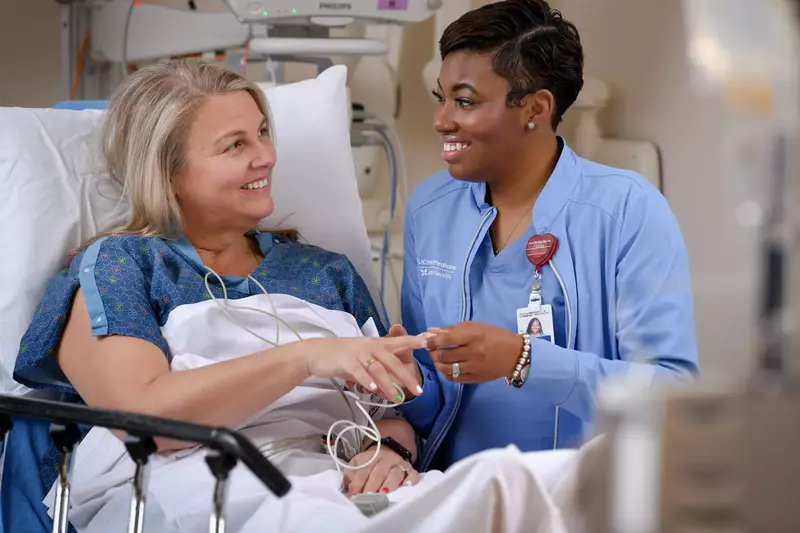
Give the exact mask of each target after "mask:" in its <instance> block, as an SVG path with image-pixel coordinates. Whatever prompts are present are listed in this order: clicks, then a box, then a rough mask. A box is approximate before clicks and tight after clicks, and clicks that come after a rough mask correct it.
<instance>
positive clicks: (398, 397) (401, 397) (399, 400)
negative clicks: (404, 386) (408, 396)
mask: <svg viewBox="0 0 800 533" xmlns="http://www.w3.org/2000/svg"><path fill="white" fill-rule="evenodd" d="M394 399H395V400H397V401H398V402H402V401H403V395H402V394H400V393H399V392H398V393H397V394H396V395H395V397H394Z"/></svg>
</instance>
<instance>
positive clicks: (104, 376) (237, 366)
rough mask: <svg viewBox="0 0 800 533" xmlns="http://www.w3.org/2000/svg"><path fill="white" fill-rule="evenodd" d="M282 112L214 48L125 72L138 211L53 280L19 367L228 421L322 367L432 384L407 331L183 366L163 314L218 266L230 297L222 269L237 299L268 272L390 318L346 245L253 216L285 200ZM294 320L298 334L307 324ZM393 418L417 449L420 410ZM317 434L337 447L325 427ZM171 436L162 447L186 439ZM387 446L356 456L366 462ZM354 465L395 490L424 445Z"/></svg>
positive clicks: (111, 117)
mask: <svg viewBox="0 0 800 533" xmlns="http://www.w3.org/2000/svg"><path fill="white" fill-rule="evenodd" d="M270 126H271V124H270V117H269V113H268V108H267V104H266V101H265V99H264V96H263V93H262V92H261V91H260V90H259V89H258V88H257V87H256V86H254V85H253V84H251V83H250V82H248V81H247V80H245V79H243V78H241V77H240V76H238V75H236V74H234V73H232V72H230V71H228V70H224V69H221V68H216V67H214V66H211V65H208V64H203V63H189V62H174V63H170V64H161V65H153V66H149V67H146V68H144V69H142V70H140V71H138V72H137V73H136V74H134V75H132V76H131V77H129V78H128V79H126V80H125V81H124V82H123V84H122V86H121V87H120V88H119V89H118V90H117V92H116V94H115V95H114V97H113V99H112V101H111V105H110V110H109V112H108V117H107V121H106V123H105V130H104V132H103V139H104V152H105V156H106V158H107V160H108V164H109V167H110V172H111V175H112V177H113V178H114V179H115V180H117V181H119V183H120V184H121V185H122V186H123V189H124V196H125V198H126V199H127V201H128V202H129V205H130V218H129V221H128V223H127V224H126V225H124V226H123V227H120V228H117V229H115V230H113V231H111V232H110V234H109V235H107V236H104V237H101V238H98V239H96V240H94V242H92V243H91V244H90V245H88V247H85V248H84V249H83V250H82V251H80V253H78V254H77V256H76V257H75V258H74V259H73V260H72V263H71V265H70V266H69V268H68V269H66V270H64V271H62V272H60V273H59V274H58V275H56V276H55V277H54V279H53V280H52V281H51V282H50V283H49V285H48V287H47V289H46V293H45V295H44V299H43V301H42V303H41V305H40V306H39V308H38V310H37V312H36V315H35V318H34V319H33V322H32V324H31V325H30V328H29V329H28V331H27V333H26V335H25V336H24V338H23V340H22V343H21V349H20V354H19V359H18V363H17V368H16V372H15V376H16V378H17V379H18V380H19V381H20V382H22V383H25V384H27V385H29V386H32V387H40V388H41V387H48V386H51V387H52V386H54V385H55V386H57V387H59V388H61V389H62V390H66V391H67V392H77V395H78V396H79V397H80V399H82V400H83V401H85V402H86V403H87V404H88V405H92V406H97V407H103V408H109V409H119V410H123V411H132V412H139V413H144V414H148V415H155V416H161V417H167V418H172V419H179V420H184V421H190V422H196V423H200V424H208V425H213V426H226V427H235V426H238V425H240V424H241V423H242V422H243V421H245V420H246V419H248V418H249V417H251V416H252V415H255V414H257V413H258V412H259V411H261V410H262V409H264V408H265V407H266V406H269V405H270V404H273V403H274V402H276V401H277V400H278V399H280V398H281V397H283V396H284V395H286V394H287V393H288V392H290V391H292V390H293V389H294V388H295V387H297V386H298V385H300V384H301V383H303V382H304V381H306V380H309V378H312V377H313V378H323V379H327V378H341V379H343V380H346V381H350V382H355V383H358V384H360V385H361V387H362V389H363V390H369V389H372V390H373V391H375V392H377V393H380V394H382V395H383V396H384V397H386V398H390V399H392V401H395V402H396V395H397V390H396V389H395V387H394V386H393V385H392V382H396V383H398V384H402V385H403V386H404V387H409V388H412V389H415V388H416V387H417V386H418V385H419V383H417V382H416V381H414V379H413V377H412V376H413V374H411V373H410V372H409V371H408V370H407V369H406V365H407V364H408V363H410V362H411V350H410V349H411V348H412V347H419V346H420V342H421V341H420V339H418V338H413V337H402V336H400V337H395V338H390V337H385V338H374V337H373V338H324V339H314V340H307V341H304V342H291V343H287V342H284V343H283V344H282V345H280V346H278V347H275V348H272V349H267V348H270V346H268V345H267V344H264V343H260V347H261V350H254V352H255V353H252V355H248V356H246V357H237V358H232V359H230V360H227V361H224V362H219V363H218V364H214V365H213V366H203V367H199V368H194V369H189V370H186V371H183V372H171V371H170V364H171V359H172V357H173V355H174V353H172V352H173V349H174V346H170V345H169V344H168V342H167V340H166V339H165V336H164V334H163V333H164V329H165V328H166V327H168V326H169V325H170V318H171V317H172V316H173V313H174V312H175V311H176V310H181V311H183V310H184V309H186V307H185V306H187V305H190V304H196V303H198V302H202V301H204V300H206V299H210V298H211V295H210V294H209V291H208V290H207V286H206V280H208V287H209V288H210V291H211V292H212V293H213V295H214V297H215V298H223V288H222V287H221V286H220V283H219V279H220V278H218V277H217V275H219V276H221V279H222V280H224V284H225V292H226V293H227V298H228V299H229V300H237V299H241V298H245V297H249V296H252V295H257V294H261V293H262V289H261V287H263V288H264V289H265V290H266V292H268V293H276V294H285V295H292V296H295V297H297V298H299V299H302V300H305V301H309V302H313V303H314V304H316V305H318V306H320V307H322V308H324V309H328V310H331V311H341V312H344V313H347V314H349V315H352V317H354V318H355V321H356V322H357V325H358V326H359V327H361V326H364V325H365V324H366V323H367V322H370V323H374V325H375V326H376V327H377V331H378V332H379V333H381V334H383V333H385V332H384V331H382V328H383V326H382V325H381V322H380V320H379V318H378V314H377V312H376V307H375V305H374V303H373V302H372V300H371V298H370V295H369V292H368V291H367V288H366V286H365V284H364V282H363V281H362V279H361V278H360V277H359V275H358V273H357V272H356V271H355V269H354V267H353V266H352V265H351V264H350V262H349V261H348V260H347V259H346V258H345V257H343V256H341V255H336V254H333V253H329V252H326V251H325V250H322V249H319V248H315V247H312V246H306V245H302V244H300V243H298V242H296V241H295V240H293V239H292V238H290V237H287V236H283V235H279V234H276V233H266V232H259V231H255V230H254V228H255V227H256V226H257V225H258V224H259V222H260V221H261V220H262V219H263V218H264V217H266V216H267V215H269V214H270V213H271V212H272V211H273V207H274V206H273V198H272V196H271V194H270V186H271V180H272V171H273V167H274V166H275V162H276V154H275V149H274V147H273V144H272V141H271V136H270ZM309 151H310V152H313V147H309ZM212 271H213V272H214V273H215V274H213V275H210V277H208V278H207V277H206V274H207V273H209V272H212ZM182 306H183V307H182ZM260 318H261V320H264V321H266V320H269V319H268V318H267V317H264V316H263V315H262V316H261V317H260ZM223 320H225V318H224V317H223ZM211 326H212V327H213V326H214V324H211ZM284 331H286V332H285V333H283V335H284V339H287V340H297V339H296V338H295V339H289V338H288V337H291V334H290V333H289V332H288V330H284ZM247 335H248V334H247V333H246V332H244V331H243V330H242V331H241V336H242V337H246V336H247ZM329 403H330V402H329ZM312 407H313V408H317V409H322V410H323V411H324V406H318V405H317V406H309V409H310V408H312ZM320 419H321V420H325V417H321V418H320ZM310 425H313V424H310ZM318 425H319V426H320V427H314V428H313V429H314V431H316V433H317V434H318V435H321V434H323V433H326V432H327V429H328V425H324V424H322V423H320V424H318ZM378 426H379V429H380V431H381V434H382V435H383V436H384V437H392V438H393V439H394V441H395V442H396V445H395V446H394V448H396V449H398V450H400V451H401V452H402V451H403V449H405V450H408V451H409V452H410V457H407V459H410V461H413V460H414V458H415V455H416V447H415V440H414V434H413V431H412V430H411V428H410V426H409V425H408V424H407V423H406V422H404V421H403V420H401V419H390V420H381V421H379V422H378ZM289 432H290V433H291V431H289ZM313 444H314V446H316V447H317V448H319V451H320V452H322V446H321V439H320V438H317V441H316V442H314V443H313ZM159 445H160V450H161V451H170V450H177V449H180V448H184V447H186V446H187V445H186V444H185V443H179V442H169V441H163V440H162V441H161V442H159ZM374 452H375V449H374V448H373V449H371V450H369V451H367V452H365V453H363V454H361V455H357V456H355V457H354V458H352V461H353V462H355V463H359V462H365V459H364V458H365V457H367V458H371V457H372V455H373V453H374ZM325 457H327V456H325ZM326 466H327V467H330V466H331V463H328V464H327V465H326ZM287 468H288V467H287ZM288 469H289V472H288V473H289V474H291V473H293V472H292V471H291V468H288ZM347 472H348V475H347V476H346V479H345V483H346V484H347V485H348V488H349V491H350V493H357V492H362V491H368V492H378V491H384V492H389V491H392V490H394V489H395V488H397V487H399V486H400V485H401V483H406V484H409V483H414V482H415V481H416V479H417V478H416V473H415V472H414V471H413V470H412V469H411V466H410V464H409V461H407V460H406V458H403V457H401V455H400V454H399V453H398V452H397V451H394V449H392V448H390V447H388V446H382V447H381V450H380V453H379V456H378V458H377V460H376V461H374V462H373V463H372V465H371V466H370V467H369V468H366V469H363V470H358V471H347Z"/></svg>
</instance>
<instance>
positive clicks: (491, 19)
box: [439, 0, 583, 129]
mask: <svg viewBox="0 0 800 533" xmlns="http://www.w3.org/2000/svg"><path fill="white" fill-rule="evenodd" d="M439 51H440V53H441V56H442V59H443V60H444V58H445V57H447V56H448V55H450V54H452V53H454V52H475V53H491V54H493V55H492V67H493V68H494V71H495V72H496V73H497V75H499V76H501V77H503V78H505V79H506V80H508V83H509V85H510V86H511V90H510V91H509V93H508V96H507V97H506V101H507V103H508V105H509V106H515V105H516V106H519V105H521V103H522V99H523V98H525V96H527V95H529V94H532V93H535V92H536V91H540V90H542V89H546V90H548V91H550V92H551V93H553V97H554V98H555V104H556V109H555V112H554V113H553V119H552V126H553V129H555V128H556V127H557V126H558V124H559V123H560V122H561V120H562V118H563V116H564V113H565V112H566V111H567V109H569V107H570V106H571V105H572V104H573V103H575V100H576V99H577V97H578V93H580V91H581V89H582V88H583V47H582V46H581V40H580V35H579V34H578V29H577V28H576V27H575V25H574V24H572V23H571V22H569V21H566V20H564V18H563V17H562V16H561V13H560V12H559V11H557V10H555V9H551V8H550V5H549V4H548V3H547V2H546V1H545V0H504V1H501V2H495V3H492V4H487V5H485V6H483V7H480V8H478V9H475V10H473V11H469V12H467V13H465V14H464V15H462V16H461V18H459V19H458V20H456V21H455V22H453V23H452V24H450V25H449V26H448V27H447V29H446V30H445V31H444V33H443V34H442V38H441V40H440V41H439Z"/></svg>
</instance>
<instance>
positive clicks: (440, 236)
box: [402, 0, 699, 470]
mask: <svg viewBox="0 0 800 533" xmlns="http://www.w3.org/2000/svg"><path fill="white" fill-rule="evenodd" d="M440 53H441V57H442V60H443V64H442V67H441V71H440V74H439V79H438V83H437V85H436V87H435V88H434V90H433V93H434V95H435V96H436V99H437V100H438V105H437V107H436V113H435V118H434V125H435V128H436V131H437V132H438V133H439V134H440V135H441V139H442V144H443V152H442V157H443V159H444V161H445V162H446V164H447V171H443V172H440V173H438V174H436V175H434V176H432V177H430V178H429V179H427V180H426V181H424V182H423V183H422V184H421V185H420V186H419V187H417V189H416V190H415V191H414V194H413V195H412V197H411V199H410V200H409V203H408V207H407V211H406V219H405V244H404V246H405V268H404V270H405V272H404V279H403V290H402V292H403V294H402V315H403V323H404V326H405V327H406V328H407V330H408V332H409V333H410V334H415V335H416V334H420V333H425V332H427V333H428V334H429V335H430V337H429V341H428V350H420V351H418V352H417V353H416V354H415V355H416V358H417V362H418V364H419V374H420V375H419V378H420V379H421V380H422V381H423V390H424V393H423V394H422V395H420V396H418V397H416V398H413V399H412V400H410V401H408V402H407V403H406V404H405V405H404V406H403V411H404V415H405V417H406V418H407V420H408V421H409V422H410V423H411V424H412V426H413V427H414V428H415V430H416V431H417V433H418V434H419V435H420V436H421V437H422V440H424V443H425V445H424V448H423V449H422V452H421V454H420V456H419V463H418V467H419V468H420V469H421V470H427V469H431V468H439V469H445V468H447V467H448V466H449V465H451V464H453V463H455V462H456V461H458V460H459V459H462V458H465V457H467V456H470V455H472V454H475V453H477V452H480V451H482V450H486V449H489V448H496V447H503V446H507V445H509V444H514V445H516V446H517V447H518V448H520V449H521V450H523V451H532V450H544V449H552V448H564V447H574V446H579V445H580V444H581V443H582V442H583V440H584V439H585V438H586V437H587V436H588V435H589V434H590V431H591V429H592V422H593V419H594V412H595V406H596V394H597V386H598V384H599V383H601V382H602V381H603V380H605V379H608V378H611V377H615V376H621V375H624V374H626V373H628V372H630V371H631V370H634V369H637V370H638V371H639V372H640V373H642V374H644V375H646V376H649V378H650V379H653V380H662V379H664V380H680V379H691V378H693V377H694V376H695V375H696V374H697V373H698V372H699V366H698V359H697V346H696V335H695V325H694V311H693V300H692V293H691V285H690V277H689V263H688V257H687V250H686V247H685V244H684V240H683V237H682V235H681V231H680V229H679V227H678V223H677V221H676V219H675V216H674V215H673V213H672V211H671V210H670V207H669V205H668V204H667V202H666V200H665V199H664V197H663V196H662V195H661V194H660V192H659V191H658V190H657V189H656V188H654V187H653V186H652V185H650V183H648V182H647V181H646V180H645V179H644V178H643V177H642V176H640V175H638V174H636V173H634V172H630V171H627V170H621V169H617V168H610V167H606V166H602V165H599V164H596V163H593V162H591V161H587V160H585V159H582V158H580V157H578V156H577V155H576V154H575V153H574V152H573V151H572V150H571V149H570V148H569V146H567V144H566V143H565V142H564V140H563V139H562V138H561V137H560V136H558V135H557V134H556V131H557V127H558V125H559V123H560V122H561V120H562V117H563V115H564V112H565V111H566V110H567V109H568V108H569V107H570V106H571V105H572V104H573V103H574V102H575V99H576V98H577V96H578V93H579V92H580V90H581V88H582V86H583V51H582V47H581V42H580V38H579V35H578V31H577V29H576V28H575V26H574V25H573V24H571V23H570V22H568V21H566V20H564V19H563V18H562V16H561V14H560V13H559V12H558V11H555V10H553V9H551V8H550V7H549V6H548V5H547V3H546V2H545V1H544V0H505V1H501V2H495V3H492V4H488V5H486V6H484V7H482V8H479V9H476V10H474V11H470V12H468V13H466V14H465V15H463V16H462V17H461V18H460V19H458V20H457V21H455V22H453V23H452V24H451V25H450V26H449V27H448V28H447V29H446V30H445V32H444V34H443V36H442V38H441V41H440ZM534 318H536V319H538V323H539V325H540V326H541V334H540V333H537V334H536V335H533V334H531V333H530V332H528V326H529V325H530V324H532V323H534V322H533V319H534ZM409 393H413V391H409ZM410 395H411V396H413V394H410Z"/></svg>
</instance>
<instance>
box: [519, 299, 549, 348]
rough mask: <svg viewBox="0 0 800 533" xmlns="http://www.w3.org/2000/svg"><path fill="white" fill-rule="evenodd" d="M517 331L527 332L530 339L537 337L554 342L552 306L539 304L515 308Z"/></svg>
mask: <svg viewBox="0 0 800 533" xmlns="http://www.w3.org/2000/svg"><path fill="white" fill-rule="evenodd" d="M517 333H519V334H520V335H522V334H524V333H527V334H528V335H530V336H531V338H532V339H534V338H538V339H542V340H545V341H548V342H552V343H553V344H555V343H556V336H555V331H554V329H553V306H552V305H550V304H544V305H541V304H540V305H536V306H532V307H523V308H522V309H517Z"/></svg>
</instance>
